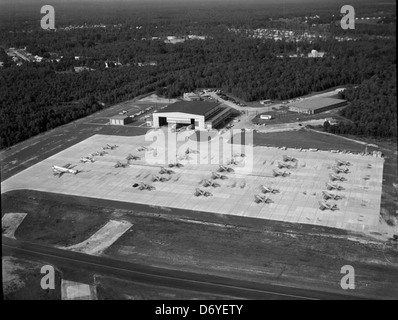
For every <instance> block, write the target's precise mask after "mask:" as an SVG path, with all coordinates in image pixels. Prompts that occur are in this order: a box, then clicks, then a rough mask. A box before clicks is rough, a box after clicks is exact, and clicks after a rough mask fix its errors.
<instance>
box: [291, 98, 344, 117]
mask: <svg viewBox="0 0 398 320" xmlns="http://www.w3.org/2000/svg"><path fill="white" fill-rule="evenodd" d="M346 104H347V101H346V100H343V99H337V98H312V99H306V100H303V101H300V102H298V103H294V104H291V105H290V106H289V110H290V111H293V112H298V113H306V114H317V113H321V112H324V111H328V110H331V109H335V108H339V107H342V106H345V105H346Z"/></svg>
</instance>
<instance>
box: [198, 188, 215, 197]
mask: <svg viewBox="0 0 398 320" xmlns="http://www.w3.org/2000/svg"><path fill="white" fill-rule="evenodd" d="M194 195H195V196H196V197H200V196H204V197H210V196H212V193H211V192H209V191H205V190H201V189H199V188H196V190H195V193H194Z"/></svg>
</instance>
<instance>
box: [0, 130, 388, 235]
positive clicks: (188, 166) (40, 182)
mask: <svg viewBox="0 0 398 320" xmlns="http://www.w3.org/2000/svg"><path fill="white" fill-rule="evenodd" d="M180 135H182V134H180ZM178 140H182V141H179V142H178V143H177V145H176V146H175V147H176V148H177V150H178V151H177V153H176V154H177V157H180V156H183V155H184V151H185V150H186V149H187V147H189V148H191V149H193V150H200V153H199V154H189V155H188V157H189V158H190V159H187V160H181V159H180V160H179V162H180V163H182V164H184V167H182V168H172V169H171V170H173V171H175V173H174V174H171V175H164V176H165V177H168V178H170V180H169V181H166V182H152V181H151V178H152V176H153V175H159V176H160V174H159V170H160V167H161V166H165V164H162V163H158V164H148V162H147V161H145V159H144V157H145V153H144V152H138V151H137V147H139V146H141V145H145V146H149V145H151V143H150V142H146V141H145V138H144V136H134V137H123V136H110V135H94V136H92V137H90V138H88V139H86V140H84V141H81V142H79V143H77V144H75V145H74V146H72V147H70V148H68V149H66V150H64V151H61V152H59V153H57V154H55V155H53V156H51V157H50V158H47V159H45V160H43V161H41V162H39V163H37V164H36V165H34V166H32V167H30V168H28V169H26V170H24V171H22V172H20V173H18V174H16V175H15V176H13V177H11V178H9V179H7V180H5V181H4V182H3V183H2V185H1V187H2V193H4V192H7V191H11V190H15V189H33V190H38V191H46V192H53V193H61V194H71V195H77V196H86V197H92V198H100V199H110V200H116V201H123V202H131V203H140V204H147V205H153V206H161V207H173V208H180V209H186V210H194V211H205V212H212V213H217V214H230V215H238V216H245V217H255V218H261V219H270V220H279V221H285V222H295V223H304V224H313V225H322V226H327V227H335V228H341V229H346V230H352V231H360V232H372V231H377V227H378V225H379V216H380V203H381V190H382V175H383V164H384V159H382V158H377V157H372V156H360V155H355V154H334V153H331V152H327V151H317V152H311V151H307V152H304V151H299V150H297V149H287V150H282V149H278V148H271V147H254V148H253V156H252V157H251V155H250V151H249V152H247V154H248V155H249V156H248V157H237V158H236V160H237V162H238V165H230V167H232V168H234V169H235V172H233V173H223V174H225V175H226V176H227V177H228V179H226V180H219V179H218V180H215V181H216V182H217V183H219V184H220V185H221V187H218V188H212V187H208V188H204V187H203V186H201V185H200V182H201V181H202V180H203V179H208V180H211V172H212V171H216V170H217V169H218V168H219V164H218V163H217V162H218V161H217V157H216V159H213V160H214V163H213V164H209V163H207V164H203V163H204V162H206V161H207V160H209V159H211V158H214V156H213V155H214V154H216V153H215V150H213V146H212V145H211V147H210V148H207V147H204V146H206V144H207V143H206V142H202V143H198V142H196V141H191V140H189V139H185V140H184V139H180V138H179V139H178ZM106 144H110V145H114V144H116V145H118V147H117V148H115V149H114V150H107V152H108V154H105V155H104V156H102V157H101V156H95V160H96V161H95V162H94V163H86V164H83V163H80V162H79V160H80V158H81V157H84V156H87V155H88V154H89V153H93V152H95V151H100V150H101V147H103V146H106ZM151 146H152V147H153V148H155V149H156V151H157V152H158V153H161V152H162V151H166V150H170V149H172V148H170V146H168V147H167V148H166V147H164V146H162V145H159V144H158V142H154V143H152V145H151ZM231 146H232V145H231ZM237 147H238V148H240V146H237ZM214 148H217V146H216V145H215V147H214ZM234 148H236V146H235V147H234ZM239 151H240V149H239V150H238V149H234V150H231V151H229V152H230V155H229V156H228V155H225V154H224V155H223V156H224V160H225V159H226V158H231V156H232V155H234V154H235V153H236V152H239ZM246 151H248V150H246ZM244 152H245V151H244ZM244 152H243V153H244ZM130 153H131V154H134V155H139V156H141V157H142V160H138V161H131V163H130V164H131V165H130V166H128V167H126V168H115V167H114V165H115V163H116V162H117V161H120V162H122V163H126V160H125V158H126V156H127V155H128V154H130ZM152 153H153V151H152ZM224 153H225V151H224ZM176 154H174V160H175V157H176ZM283 155H288V156H292V157H295V158H297V159H298V162H297V167H296V168H295V169H291V170H287V171H288V172H291V175H289V176H287V177H274V176H273V174H272V170H273V169H278V167H277V163H278V161H280V162H282V157H283ZM250 159H252V160H253V167H252V168H251V166H250V165H249V166H247V164H248V163H249V162H250V161H249V160H250ZM337 159H339V160H345V161H350V162H351V163H352V164H353V165H352V166H349V167H348V168H349V170H350V173H348V174H345V175H344V177H345V178H347V181H344V182H338V183H337V184H339V185H341V186H342V187H343V188H344V190H342V191H334V190H333V191H331V193H337V194H340V195H343V196H344V198H343V199H342V200H338V201H328V203H336V204H337V205H338V207H339V210H337V211H330V210H325V211H322V210H320V209H319V201H323V199H322V191H324V190H326V185H325V184H326V183H327V182H329V174H330V173H332V169H331V168H332V166H333V165H335V161H336V160H337ZM199 160H200V164H197V163H196V162H197V161H199ZM213 160H212V161H213ZM169 162H174V161H172V160H171V161H169ZM67 163H71V164H72V165H76V167H74V169H78V170H81V171H82V172H80V173H79V174H77V175H73V174H68V173H66V174H64V175H62V177H60V178H58V177H57V176H54V175H53V171H52V166H53V165H59V166H62V165H65V164H67ZM368 164H371V165H372V167H371V168H368ZM243 167H245V168H246V169H244V168H243ZM366 176H368V179H367V180H365V179H364V178H365V177H366ZM141 182H145V183H147V184H150V185H153V186H155V187H156V190H152V191H147V190H142V191H140V190H138V189H134V188H132V184H133V183H141ZM261 185H265V186H269V187H272V188H276V189H279V191H280V193H277V194H267V196H268V197H269V198H270V199H272V201H273V203H269V204H264V203H260V204H256V203H255V202H254V196H255V195H256V194H261V189H260V186H261ZM196 188H200V189H202V190H206V191H209V192H211V193H212V194H213V196H210V197H196V196H194V192H195V189H196Z"/></svg>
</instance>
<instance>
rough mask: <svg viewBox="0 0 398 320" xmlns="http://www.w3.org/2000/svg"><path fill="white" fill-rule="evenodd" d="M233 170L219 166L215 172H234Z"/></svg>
mask: <svg viewBox="0 0 398 320" xmlns="http://www.w3.org/2000/svg"><path fill="white" fill-rule="evenodd" d="M234 171H235V170H234V169H232V168H229V167H227V166H223V165H220V167H219V168H218V170H217V172H234Z"/></svg>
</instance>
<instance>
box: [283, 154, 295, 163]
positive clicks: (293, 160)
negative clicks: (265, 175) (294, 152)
mask: <svg viewBox="0 0 398 320" xmlns="http://www.w3.org/2000/svg"><path fill="white" fill-rule="evenodd" d="M283 161H285V162H288V161H291V162H297V159H296V158H293V157H289V156H287V155H284V156H283Z"/></svg>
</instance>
